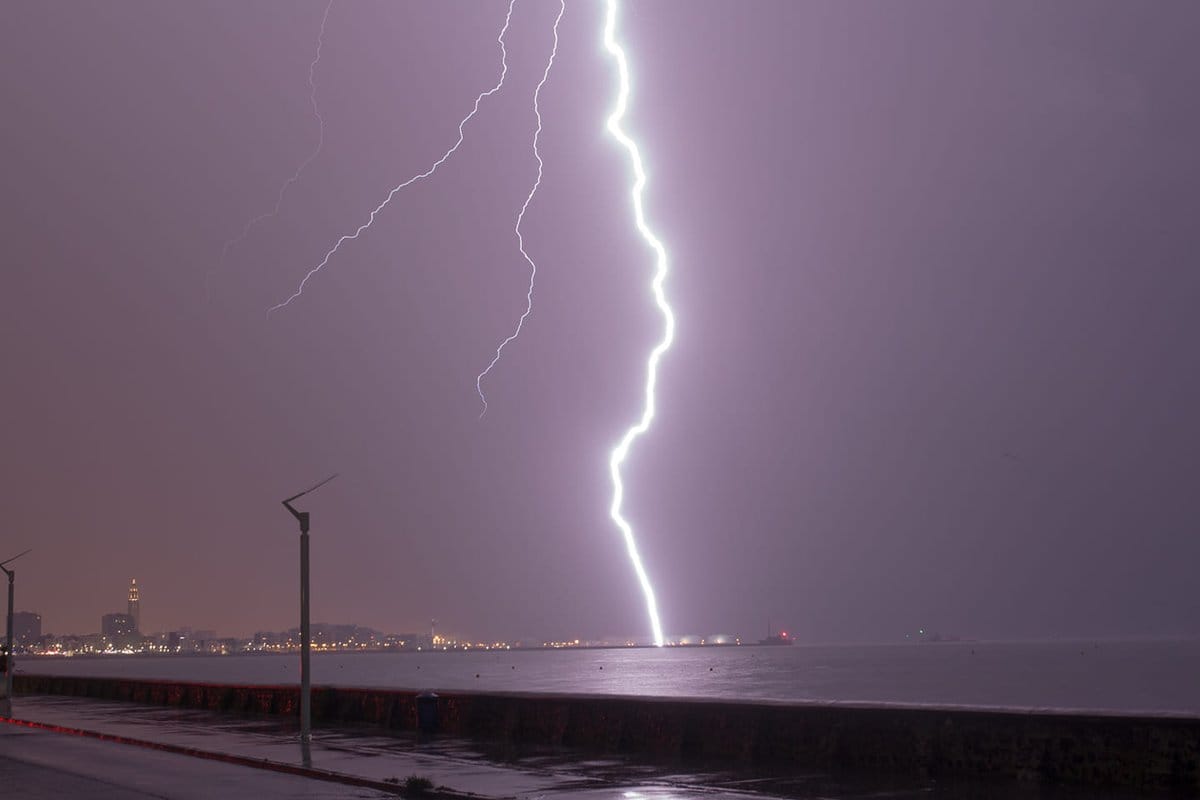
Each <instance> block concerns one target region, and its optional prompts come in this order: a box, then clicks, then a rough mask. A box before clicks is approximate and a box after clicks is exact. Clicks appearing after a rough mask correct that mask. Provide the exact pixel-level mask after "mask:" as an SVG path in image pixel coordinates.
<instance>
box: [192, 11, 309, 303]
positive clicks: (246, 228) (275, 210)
mask: <svg viewBox="0 0 1200 800" xmlns="http://www.w3.org/2000/svg"><path fill="white" fill-rule="evenodd" d="M331 8H333V0H329V3H328V5H326V6H325V15H324V16H322V17H321V30H320V32H318V33H317V53H316V55H315V56H313V60H312V62H311V63H309V65H308V101H309V103H310V104H311V105H312V112H313V116H314V117H316V119H317V146H316V147H314V148H313V150H312V152H311V153H309V154H308V157H307V158H305V159H304V160H303V161H301V162H300V165H299V166H298V167H296V171H295V172H293V173H292V176H291V177H290V178H288V179H287V180H286V181H284V182H283V185H282V186H280V187H279V192H278V194H276V196H275V205H274V207H272V209H271V210H270V211H268V212H266V213H264V214H259V215H258V216H257V217H253V218H252V219H250V220H248V221H247V222H246V224H245V225H243V226H242V232H241V233H239V234H238V235H237V236H235V237H233V238H232V239H230V240H229V241H227V242H225V246H224V247H223V248H221V263H224V262H225V259H226V258H228V257H229V251H230V250H232V249H233V248H235V247H237V246H238V245H239V244H241V243H242V242H243V241H244V240H245V238H246V237H247V236H249V235H250V231H252V230H254V227H255V226H256V225H258V224H259V223H260V222H264V221H266V220H268V219H271V218H272V217H274V216H277V215H278V214H279V209H280V208H282V207H283V195H284V193H286V192H287V190H288V187H290V186H291V185H292V184H293V183H295V182H296V181H298V180H300V175H301V174H303V172H304V170H305V169H307V168H308V165H309V164H311V163H312V162H313V160H314V159H316V157H317V156H318V155H320V153H321V148H322V147H324V146H325V118H324V117H323V116H321V109H320V107H319V106H318V105H317V81H316V74H317V64H319V63H321V46H322V45H323V44H324V43H325V25H326V23H328V22H329V9H331ZM211 278H212V270H209V272H208V275H207V280H206V281H205V288H206V289H207V285H208V280H211Z"/></svg>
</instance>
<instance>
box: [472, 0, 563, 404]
mask: <svg viewBox="0 0 1200 800" xmlns="http://www.w3.org/2000/svg"><path fill="white" fill-rule="evenodd" d="M566 10H567V3H566V0H559V4H558V16H557V17H555V18H554V46H553V47H552V48H551V49H550V58H549V60H548V61H547V62H546V69H545V70H543V71H542V79H541V80H540V81H538V85H537V88H536V89H534V90H533V113H534V116H536V117H537V129H536V130H534V132H533V157H534V158H536V159H537V178H536V179H535V180H534V182H533V186H532V187H531V188H530V189H529V194H528V195H526V197H525V202H524V204H523V205H522V206H521V210H520V212H519V213H518V214H517V222H516V225H514V226H513V232H514V233H515V234H516V235H517V250H519V251H520V252H521V257H522V258H524V259H525V261H526V262H527V263H528V264H529V289H528V291H526V292H525V313H523V314H521V317H520V319H518V320H517V327H516V329H515V330H513V332H512V334H511V335H509V337H508V338H507V339H505V340H504V341H502V342H501V343H500V346H499V347H497V348H496V355H495V356H493V357H492V361H491V363H490V364H488V365H487V367H486V368H485V369H484V370H483V372H481V373H479V375H478V376H476V378H475V391H476V392H478V393H479V399H480V401H481V402H482V403H483V411H481V412H479V418H480V419H483V415H484V414H486V413H487V409H488V402H487V397H485V396H484V394H483V379H484V378H486V377H487V374H488V373H489V372H491V371H492V367H494V366H496V364H497V363H498V362H499V361H500V355H501V354H502V353H503V352H504V348H505V347H506V346H507V345H508V343H509V342H511V341H513V340H514V339H516V338H517V337H518V336H520V335H521V328H522V327H524V325H525V320H526V319H528V318H529V315H530V314H531V313H533V283H534V281H535V280H536V279H537V264H536V263H534V260H533V259H532V258H530V257H529V253H527V252H525V237H524V236H522V235H521V223H522V222H523V221H524V220H525V212H526V211H527V210H528V209H529V204H530V203H531V202H532V201H533V196H534V195H535V194H537V190H538V187H539V186H541V185H542V167H543V166H544V165H543V163H542V154H541V153H540V152H539V151H538V139H539V138H540V137H541V135H542V110H541V106H540V104H539V101H540V100H541V95H542V87H543V86H545V85H546V81H547V80H549V78H550V69H551V68H552V67H553V66H554V57H555V56H556V55H558V23H559V22H561V21H562V18H563V12H565V11H566Z"/></svg>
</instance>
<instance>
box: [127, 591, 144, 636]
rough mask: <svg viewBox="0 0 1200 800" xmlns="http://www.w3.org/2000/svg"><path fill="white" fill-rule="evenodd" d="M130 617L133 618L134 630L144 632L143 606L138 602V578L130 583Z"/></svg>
mask: <svg viewBox="0 0 1200 800" xmlns="http://www.w3.org/2000/svg"><path fill="white" fill-rule="evenodd" d="M129 616H130V617H132V618H133V630H134V631H135V632H141V630H142V604H141V601H140V600H138V588H137V578H133V579H131V580H130V581H129Z"/></svg>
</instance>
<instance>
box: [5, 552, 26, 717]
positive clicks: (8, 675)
mask: <svg viewBox="0 0 1200 800" xmlns="http://www.w3.org/2000/svg"><path fill="white" fill-rule="evenodd" d="M32 552H33V550H26V551H25V552H24V553H17V554H16V555H15V556H13V557H12V558H10V559H8V560H7V561H0V570H4V574H5V575H7V576H8V634H7V638H6V639H5V641H6V642H7V645H6V646H5V650H4V704H5V706H6V708H5V709H4V713H5V716H12V693H13V578H15V577H16V575H17V571H16V570H13V569H9V568H8V565H9V564H11V563H12V562H14V561H16V560H17V559H18V558H20V557H21V556H23V555H28V554H29V553H32Z"/></svg>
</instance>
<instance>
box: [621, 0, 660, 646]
mask: <svg viewBox="0 0 1200 800" xmlns="http://www.w3.org/2000/svg"><path fill="white" fill-rule="evenodd" d="M607 4H608V9H607V16H606V19H605V23H604V46H605V48H606V49H607V50H608V52H609V53H611V54H612V57H613V59H614V60H615V61H616V62H617V74H618V76H619V78H620V90H619V91H618V93H617V104H616V106H615V107H614V108H613V112H612V114H610V115H609V117H608V131H609V133H611V134H612V135H613V138H615V139H616V140H617V141H618V142H620V144H621V145H622V146H623V147H624V148H625V149H626V150H627V151H629V161H630V164H631V165H632V166H633V175H634V181H633V188H632V189H631V190H630V198H631V199H632V200H633V215H634V219H635V220H636V222H637V229H638V232H639V233H641V235H642V238H643V239H645V240H646V243H647V244H649V245H650V248H651V249H652V250H653V251H654V255H655V270H654V279H653V281H652V282H651V289H652V291H653V293H654V302H655V303H656V304H657V305H658V310H659V311H661V312H662V316H663V322H664V331H663V338H662V339H661V340H660V341H659V343H658V344H657V345H656V346H655V347H654V349H653V350H652V351H651V352H650V358H649V360H648V362H647V365H646V405H645V407H644V409H643V411H642V418H641V419H640V420H639V421H638V423H637V424H636V425H634V426H633V427H631V428H630V429H629V430H627V431H625V435H624V436H623V437H621V441H620V442H619V443H618V444H617V446H616V447H615V448H614V449H613V451H612V454H611V455H610V456H609V459H608V469H609V472H610V473H611V474H612V482H613V499H612V505H611V506H610V507H609V512H608V513H609V516H611V517H612V520H613V522H615V523H616V525H617V527H618V528H620V529H621V533H622V534H623V535H624V537H625V546H626V548H627V549H628V550H629V558H630V560H631V561H632V562H633V569H634V572H636V573H637V578H638V582H639V583H641V585H642V593H643V594H644V595H645V596H646V611H647V612H648V613H649V615H650V627H651V628H652V629H653V631H654V644H655V645H656V646H657V647H662V646H663V644H664V640H663V632H662V623H661V622H659V619H658V603H657V602H656V601H655V599H654V587H652V586H651V585H650V578H649V577H648V576H647V575H646V568H645V567H644V566H642V559H641V557H640V556H639V555H638V550H637V543H636V542H635V541H634V538H633V526H631V525H630V524H629V522H628V521H627V520H626V519H625V517H623V516H621V504H622V501H623V500H624V499H625V485H624V483H622V481H621V465H622V464H623V463H625V459H626V458H627V457H628V455H629V448H630V447H631V446H632V445H633V442H634V440H636V439H637V438H638V437H639V436H641V435H642V434H644V433H646V432H647V431H648V430H650V424H651V423H652V422H653V421H654V410H655V399H654V390H655V386H656V385H657V383H658V362H659V361H660V360H661V359H662V356H663V354H664V353H666V352H667V350H669V349H670V348H671V343H672V342H673V341H674V340H675V314H674V312H673V311H671V306H670V305H669V304H668V303H667V296H666V293H665V292H664V291H663V283H664V281H666V278H667V250H666V248H665V247H663V243H662V242H660V241H659V240H658V237H657V236H655V235H654V232H653V231H651V230H650V226H649V225H647V224H646V214H645V210H644V209H643V207H642V193H643V191H644V189H645V188H646V170H645V168H644V167H643V165H642V155H641V152H640V151H639V150H638V146H637V143H636V142H634V141H633V139H631V138H630V137H629V135H628V134H626V133H625V131H624V129H622V128H621V119H622V118H623V117H624V116H625V111H626V108H627V107H628V105H629V64H628V63H627V62H626V60H625V51H624V50H623V49H622V48H621V46H620V45H619V44H618V43H617V39H616V26H617V0H607Z"/></svg>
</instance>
